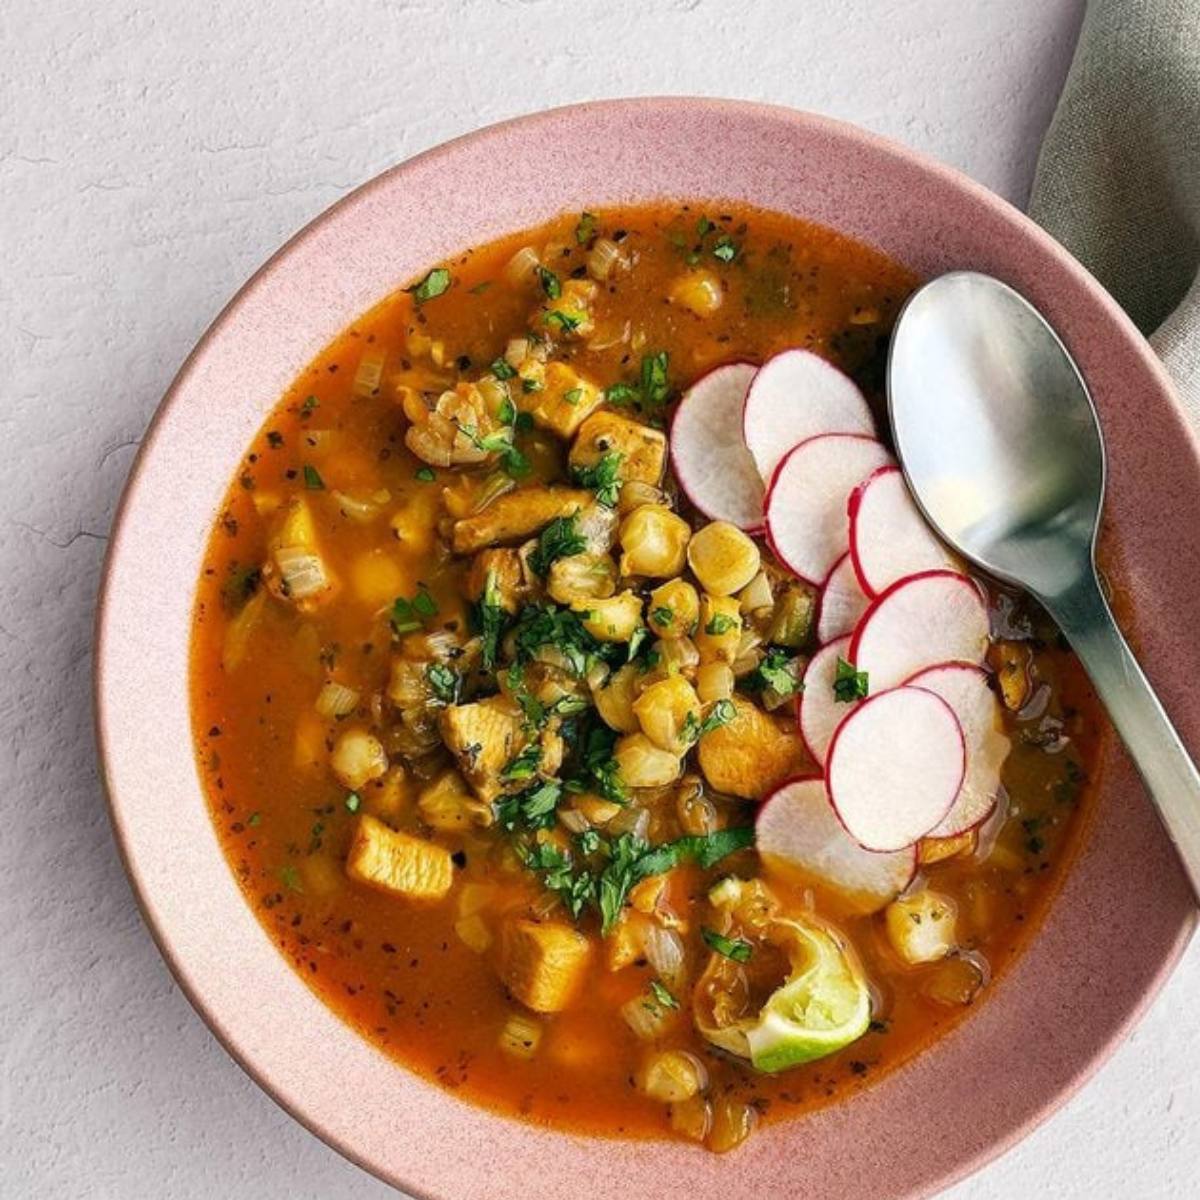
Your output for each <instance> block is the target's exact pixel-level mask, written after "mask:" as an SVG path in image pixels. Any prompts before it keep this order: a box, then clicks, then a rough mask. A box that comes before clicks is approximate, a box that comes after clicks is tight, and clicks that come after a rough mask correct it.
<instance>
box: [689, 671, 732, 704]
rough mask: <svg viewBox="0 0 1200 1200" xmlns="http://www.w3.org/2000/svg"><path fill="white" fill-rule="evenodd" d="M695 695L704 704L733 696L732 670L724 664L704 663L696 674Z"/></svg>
mask: <svg viewBox="0 0 1200 1200" xmlns="http://www.w3.org/2000/svg"><path fill="white" fill-rule="evenodd" d="M696 694H697V695H698V696H699V697H700V699H701V700H702V701H703V702H704V703H705V704H712V703H713V702H714V701H716V700H728V699H729V697H730V696H732V695H733V670H732V669H731V668H730V667H729V666H728V664H726V663H722V662H713V663H705V664H704V666H702V667H701V668H700V669H699V670H698V671H697V672H696Z"/></svg>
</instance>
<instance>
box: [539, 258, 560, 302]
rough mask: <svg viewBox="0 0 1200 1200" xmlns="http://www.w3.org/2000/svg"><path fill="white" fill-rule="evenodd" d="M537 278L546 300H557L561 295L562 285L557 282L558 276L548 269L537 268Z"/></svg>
mask: <svg viewBox="0 0 1200 1200" xmlns="http://www.w3.org/2000/svg"><path fill="white" fill-rule="evenodd" d="M537 277H538V282H539V283H540V284H541V285H542V291H543V292H544V293H545V295H546V299H547V300H557V299H558V298H559V296H561V295H562V284H561V283H560V282H559V280H558V276H557V275H555V273H554V272H553V271H551V270H550V269H549V268H548V267H542V266H539V267H538V269H537Z"/></svg>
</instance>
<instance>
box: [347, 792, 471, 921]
mask: <svg viewBox="0 0 1200 1200" xmlns="http://www.w3.org/2000/svg"><path fill="white" fill-rule="evenodd" d="M346 874H347V875H349V876H350V878H351V879H354V880H357V881H358V882H359V883H365V884H367V886H368V887H373V888H378V889H379V890H380V891H383V892H391V893H393V894H395V895H397V896H403V897H405V898H406V899H409V900H440V899H441V898H442V897H443V896H444V895H445V894H446V893H447V892H448V891H449V890H450V885H451V883H452V882H453V878H454V864H453V863H452V862H451V859H450V851H449V850H447V849H445V847H443V846H436V845H434V843H433V842H427V841H425V840H424V839H422V838H417V837H412V836H411V835H410V834H407V833H399V832H397V831H396V830H395V829H392V828H391V827H390V826H388V825H385V824H384V823H383V822H382V821H379V820H377V819H376V818H375V817H371V816H368V815H367V814H365V813H364V814H363V815H362V816H361V817H359V819H358V825H357V826H356V828H355V830H354V840H353V841H352V842H351V843H350V852H349V853H348V854H347V856H346Z"/></svg>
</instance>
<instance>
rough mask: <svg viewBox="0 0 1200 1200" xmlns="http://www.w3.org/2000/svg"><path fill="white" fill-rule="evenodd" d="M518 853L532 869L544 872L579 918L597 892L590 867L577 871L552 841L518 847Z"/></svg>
mask: <svg viewBox="0 0 1200 1200" xmlns="http://www.w3.org/2000/svg"><path fill="white" fill-rule="evenodd" d="M517 853H518V854H520V855H521V860H522V862H523V863H524V864H525V866H526V867H527V868H528V869H529V870H531V871H540V872H542V873H543V876H542V883H543V884H545V886H546V887H547V888H548V889H549V890H550V891H552V892H556V893H557V894H558V896H559V897H560V899H561V900H562V902H563V905H564V906H565V907H566V909H567V911H568V912H569V913H570V914H571V916H572V917H574V918H575V919H576V920H578V918H579V916H580V914H581V913H582V912H583V910H584V908H585V907H586V906H587V905H588V904H589V903H590V902H591V900H592V899H593V896H594V887H595V884H594V881H593V879H592V876H591V875H590V874H589V873H588V872H587V871H579V872H575V871H573V870H572V869H571V860H570V858H568V857H567V855H566V853H565V852H564V851H562V850H560V849H559V848H558V847H557V846H555V845H553V844H552V843H550V842H546V843H539V844H536V845H534V846H531V847H518V850H517Z"/></svg>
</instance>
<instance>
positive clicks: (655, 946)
mask: <svg viewBox="0 0 1200 1200" xmlns="http://www.w3.org/2000/svg"><path fill="white" fill-rule="evenodd" d="M643 941H644V947H645V951H646V961H647V962H648V963H649V964H650V965H651V966H652V967H653V968H654V970H655V972H656V973H657V975H658V977H659V978H660V979H661V980H662V981H663V982H664V983H665V984H666V985H667V987H669V988H678V987H681V986H682V984H683V980H684V973H685V966H684V949H683V938H681V937H680V936H679V934H678V933H676V932H675V930H673V929H664V928H663V927H662V926H661V925H651V926H650V928H649V929H647V930H646V936H645V938H644V939H643Z"/></svg>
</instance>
